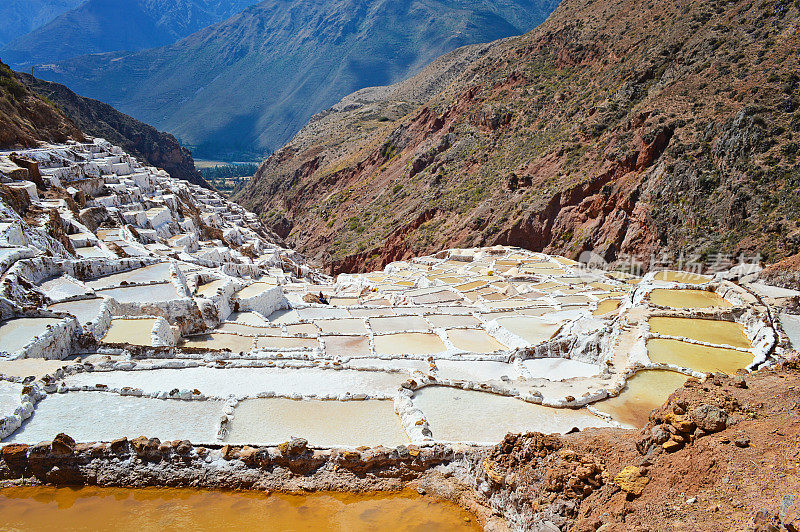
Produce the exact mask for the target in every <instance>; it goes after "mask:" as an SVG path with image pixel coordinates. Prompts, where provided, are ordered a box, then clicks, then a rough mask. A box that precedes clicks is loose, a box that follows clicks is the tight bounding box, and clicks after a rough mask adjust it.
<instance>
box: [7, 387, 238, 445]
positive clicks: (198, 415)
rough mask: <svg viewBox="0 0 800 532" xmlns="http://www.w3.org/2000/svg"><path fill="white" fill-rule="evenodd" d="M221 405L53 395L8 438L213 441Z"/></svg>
mask: <svg viewBox="0 0 800 532" xmlns="http://www.w3.org/2000/svg"><path fill="white" fill-rule="evenodd" d="M223 407H224V402H222V401H177V400H167V401H163V400H160V399H147V398H142V397H130V396H120V395H116V394H111V393H103V392H70V393H64V394H51V395H48V396H47V397H45V398H44V399H42V400H41V401H40V402H39V403H38V404H37V405H36V410H35V411H34V413H33V416H31V417H30V418H29V419H28V420H27V421H26V422H25V423H23V424H22V427H20V428H19V430H17V432H15V433H14V434H12V435H11V436H10V437H9V438H7V439H6V440H4V442H3V443H6V442H9V443H10V442H14V443H29V444H33V443H38V442H40V441H45V440H51V439H53V438H54V437H55V436H56V434H58V433H60V432H64V433H66V434H69V435H70V436H72V437H73V438H75V440H76V441H79V442H92V441H111V440H112V439H115V438H121V437H123V436H125V437H128V438H136V437H138V436H143V435H144V436H147V437H149V438H153V437H155V438H159V439H161V440H162V441H164V440H178V439H180V440H183V439H187V440H190V441H192V442H198V443H211V442H213V441H215V439H216V433H217V430H218V427H217V423H218V420H219V418H220V416H221V415H222V413H223Z"/></svg>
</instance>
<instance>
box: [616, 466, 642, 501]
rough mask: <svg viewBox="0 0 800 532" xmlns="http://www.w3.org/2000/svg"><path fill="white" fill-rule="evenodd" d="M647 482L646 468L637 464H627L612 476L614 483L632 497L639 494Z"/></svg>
mask: <svg viewBox="0 0 800 532" xmlns="http://www.w3.org/2000/svg"><path fill="white" fill-rule="evenodd" d="M649 482H650V478H648V477H647V469H645V468H642V467H637V466H627V467H626V468H625V469H623V470H622V471H620V472H619V473H617V476H615V477H614V484H616V485H617V486H619V488H620V489H621V490H622V491H624V492H625V493H628V494H629V495H633V496H634V497H638V496H639V495H641V494H642V493H643V492H644V488H645V486H647V484H648V483H649Z"/></svg>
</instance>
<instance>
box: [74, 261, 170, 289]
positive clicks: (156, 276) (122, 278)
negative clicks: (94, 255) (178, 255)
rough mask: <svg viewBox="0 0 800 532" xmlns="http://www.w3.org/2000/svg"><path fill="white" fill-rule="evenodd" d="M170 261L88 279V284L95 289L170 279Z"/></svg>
mask: <svg viewBox="0 0 800 532" xmlns="http://www.w3.org/2000/svg"><path fill="white" fill-rule="evenodd" d="M169 270H170V263H169V262H159V263H157V264H153V265H151V266H145V267H144V268H139V269H136V270H130V271H127V272H121V273H115V274H112V275H107V276H105V277H100V278H97V279H94V280H91V281H87V282H86V285H87V286H89V287H90V288H93V289H95V290H97V289H102V288H110V287H113V286H119V285H120V284H121V283H122V282H127V283H129V284H131V283H142V284H144V283H152V282H155V281H163V280H164V279H169Z"/></svg>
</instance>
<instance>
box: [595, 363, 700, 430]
mask: <svg viewBox="0 0 800 532" xmlns="http://www.w3.org/2000/svg"><path fill="white" fill-rule="evenodd" d="M687 378H688V377H687V376H686V375H683V374H682V373H678V372H675V371H662V370H645V371H640V372H638V373H637V374H636V375H634V376H633V377H631V378H630V379H628V382H627V383H626V384H625V388H623V389H622V392H621V393H620V394H619V395H618V396H616V397H611V398H609V399H605V400H603V401H600V402H599V403H595V404H594V407H595V408H597V409H598V410H600V411H601V412H604V413H606V414H609V415H611V416H612V417H613V418H614V419H615V420H616V421H619V422H620V423H624V424H625V425H631V426H633V427H643V426H645V425H646V424H647V420H648V418H649V417H650V411H651V410H653V409H654V408H658V407H660V406H661V405H663V404H664V402H666V400H667V398H668V397H669V396H670V395H671V394H672V392H674V391H675V390H677V389H678V388H680V387H681V386H683V383H685V382H686V379H687Z"/></svg>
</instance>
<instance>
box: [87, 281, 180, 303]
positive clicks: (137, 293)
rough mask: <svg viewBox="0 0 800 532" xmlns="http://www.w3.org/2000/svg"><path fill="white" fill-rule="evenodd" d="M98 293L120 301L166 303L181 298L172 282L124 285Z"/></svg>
mask: <svg viewBox="0 0 800 532" xmlns="http://www.w3.org/2000/svg"><path fill="white" fill-rule="evenodd" d="M97 295H99V296H103V297H112V298H114V299H116V300H117V301H119V302H120V303H165V302H167V301H174V300H176V299H179V297H180V296H179V295H178V291H177V290H176V289H175V285H173V284H172V283H159V284H149V285H145V286H123V287H120V288H109V289H107V290H100V291H98V292H97Z"/></svg>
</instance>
